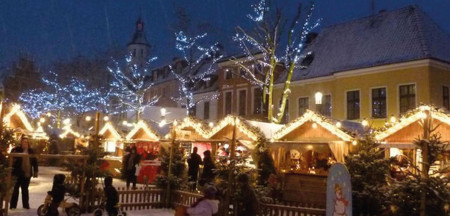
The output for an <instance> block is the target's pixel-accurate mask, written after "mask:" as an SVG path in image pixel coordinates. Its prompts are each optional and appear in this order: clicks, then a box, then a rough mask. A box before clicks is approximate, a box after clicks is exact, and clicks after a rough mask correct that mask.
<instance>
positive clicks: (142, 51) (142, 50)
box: [141, 49, 144, 57]
mask: <svg viewBox="0 0 450 216" xmlns="http://www.w3.org/2000/svg"><path fill="white" fill-rule="evenodd" d="M141 57H144V49H141Z"/></svg>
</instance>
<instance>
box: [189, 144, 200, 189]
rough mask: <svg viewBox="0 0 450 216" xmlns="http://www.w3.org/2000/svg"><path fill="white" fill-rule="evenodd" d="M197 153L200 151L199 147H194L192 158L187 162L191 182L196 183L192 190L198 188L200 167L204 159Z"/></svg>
mask: <svg viewBox="0 0 450 216" xmlns="http://www.w3.org/2000/svg"><path fill="white" fill-rule="evenodd" d="M197 151H198V149H197V147H194V150H193V152H192V154H191V156H190V157H189V159H188V160H187V162H188V166H189V169H188V177H189V181H190V182H193V183H194V184H193V185H192V188H191V189H192V190H195V188H197V186H196V185H197V178H198V167H199V166H200V164H202V158H201V157H200V155H198V154H197Z"/></svg>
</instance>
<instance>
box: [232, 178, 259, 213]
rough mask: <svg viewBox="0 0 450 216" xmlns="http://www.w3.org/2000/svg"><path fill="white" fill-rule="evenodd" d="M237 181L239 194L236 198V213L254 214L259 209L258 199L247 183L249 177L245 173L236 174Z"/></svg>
mask: <svg viewBox="0 0 450 216" xmlns="http://www.w3.org/2000/svg"><path fill="white" fill-rule="evenodd" d="M237 180H238V183H239V189H240V191H241V192H240V196H239V197H238V198H237V200H238V205H237V212H238V215H246V216H256V215H257V214H258V213H259V211H258V208H259V201H258V198H257V197H256V193H255V190H253V188H252V186H251V185H250V184H249V177H248V175H247V174H245V173H241V174H239V176H238V179H237Z"/></svg>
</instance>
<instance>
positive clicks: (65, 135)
mask: <svg viewBox="0 0 450 216" xmlns="http://www.w3.org/2000/svg"><path fill="white" fill-rule="evenodd" d="M59 137H60V138H61V145H60V146H59V148H60V152H63V153H64V152H73V151H74V149H76V147H77V146H83V147H87V145H88V142H86V139H85V138H84V137H83V136H82V135H81V134H80V133H79V132H77V131H75V130H73V129H72V125H70V124H67V125H65V126H64V127H63V128H62V133H61V134H60V135H59Z"/></svg>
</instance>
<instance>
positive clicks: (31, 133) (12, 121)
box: [3, 104, 48, 152]
mask: <svg viewBox="0 0 450 216" xmlns="http://www.w3.org/2000/svg"><path fill="white" fill-rule="evenodd" d="M4 111H8V107H7V106H5V110H4ZM3 122H4V126H6V128H9V129H12V130H13V132H14V136H15V138H16V139H19V138H20V137H21V136H22V135H27V136H28V137H29V139H30V141H31V145H33V147H34V148H35V149H36V150H37V152H42V151H43V149H44V148H45V145H46V143H47V140H48V136H47V134H46V133H45V132H44V129H43V128H42V126H41V125H40V124H39V125H38V127H37V128H36V129H34V128H33V126H32V125H31V122H30V121H29V120H28V118H27V116H26V115H25V113H24V112H23V111H22V110H21V108H20V106H19V105H17V104H16V105H13V106H12V107H11V108H10V109H9V112H7V114H6V115H4V117H3Z"/></svg>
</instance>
